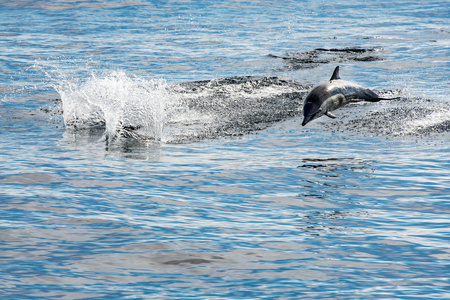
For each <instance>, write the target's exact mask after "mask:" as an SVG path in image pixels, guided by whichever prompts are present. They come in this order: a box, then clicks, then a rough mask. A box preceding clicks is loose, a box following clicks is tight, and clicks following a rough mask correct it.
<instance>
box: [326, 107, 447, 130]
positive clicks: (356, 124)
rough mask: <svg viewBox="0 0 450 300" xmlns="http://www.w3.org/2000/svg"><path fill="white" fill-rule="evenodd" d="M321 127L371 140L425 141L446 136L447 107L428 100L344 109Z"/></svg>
mask: <svg viewBox="0 0 450 300" xmlns="http://www.w3.org/2000/svg"><path fill="white" fill-rule="evenodd" d="M336 114H337V115H339V119H336V120H330V121H328V122H327V123H326V124H325V127H326V128H328V129H330V130H332V131H335V132H349V133H358V134H362V135H372V136H390V137H412V138H427V137H437V136H438V135H442V134H448V133H450V104H449V103H448V102H444V101H432V100H429V99H420V98H417V99H407V98H401V99H399V100H390V101H382V102H379V103H376V104H372V103H371V104H368V103H359V104H352V105H349V106H347V107H344V108H342V109H340V110H338V111H336Z"/></svg>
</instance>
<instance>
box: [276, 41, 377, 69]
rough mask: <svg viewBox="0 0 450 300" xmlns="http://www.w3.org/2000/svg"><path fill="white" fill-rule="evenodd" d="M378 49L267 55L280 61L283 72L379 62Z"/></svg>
mask: <svg viewBox="0 0 450 300" xmlns="http://www.w3.org/2000/svg"><path fill="white" fill-rule="evenodd" d="M381 50H382V49H380V48H359V47H348V48H330V49H327V48H317V49H314V50H311V51H305V52H289V53H287V54H286V55H285V56H277V55H272V54H270V55H268V57H270V58H277V59H282V60H283V61H284V63H285V64H286V66H285V67H284V68H282V69H283V70H293V71H295V70H301V69H311V68H315V67H317V66H319V65H320V64H328V63H341V62H348V61H380V60H384V58H383V57H381V56H380V55H379V52H380V51H381Z"/></svg>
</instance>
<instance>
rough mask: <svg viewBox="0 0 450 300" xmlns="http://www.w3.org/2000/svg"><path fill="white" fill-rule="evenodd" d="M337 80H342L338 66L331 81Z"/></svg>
mask: <svg viewBox="0 0 450 300" xmlns="http://www.w3.org/2000/svg"><path fill="white" fill-rule="evenodd" d="M337 79H341V77H339V66H337V67H336V69H334V72H333V75H331V78H330V81H332V80H337Z"/></svg>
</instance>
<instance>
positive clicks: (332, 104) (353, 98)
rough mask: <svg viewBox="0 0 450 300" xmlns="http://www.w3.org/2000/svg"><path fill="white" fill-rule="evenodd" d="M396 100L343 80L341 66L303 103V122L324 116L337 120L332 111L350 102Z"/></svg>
mask: <svg viewBox="0 0 450 300" xmlns="http://www.w3.org/2000/svg"><path fill="white" fill-rule="evenodd" d="M391 99H396V98H381V97H378V95H377V94H375V93H374V92H373V91H371V90H369V89H367V88H365V87H362V86H360V85H358V84H356V83H353V82H349V81H345V80H342V79H341V78H340V77H339V66H337V67H336V69H334V72H333V75H332V76H331V78H330V81H328V82H326V83H322V84H320V85H318V86H316V87H315V88H313V89H312V90H311V92H310V93H309V94H308V96H306V98H305V101H304V102H303V117H304V119H303V122H302V126H305V125H306V124H308V123H309V122H311V121H312V120H314V119H317V118H319V117H321V116H323V115H325V116H327V117H330V118H333V119H334V118H336V116H335V115H333V114H332V113H331V111H333V110H335V109H338V108H339V107H341V106H344V105H345V104H347V103H349V102H358V101H369V102H377V101H380V100H391Z"/></svg>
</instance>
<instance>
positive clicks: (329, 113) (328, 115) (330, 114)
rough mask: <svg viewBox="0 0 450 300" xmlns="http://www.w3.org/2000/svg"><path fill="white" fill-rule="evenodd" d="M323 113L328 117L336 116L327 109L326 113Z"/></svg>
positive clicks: (333, 117)
mask: <svg viewBox="0 0 450 300" xmlns="http://www.w3.org/2000/svg"><path fill="white" fill-rule="evenodd" d="M324 115H325V116H327V117H329V118H332V119H335V118H336V116H335V115H334V114H332V113H331V112H329V111H327V112H326V113H324Z"/></svg>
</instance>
